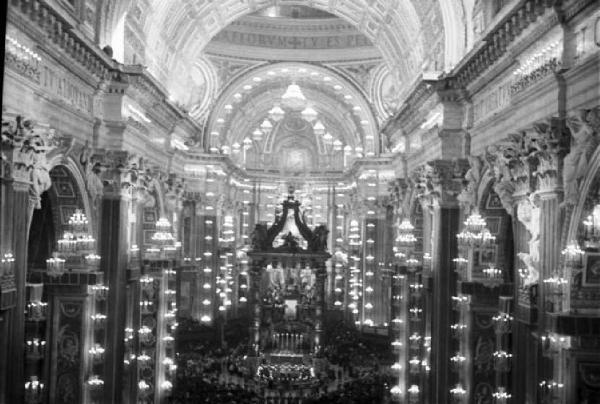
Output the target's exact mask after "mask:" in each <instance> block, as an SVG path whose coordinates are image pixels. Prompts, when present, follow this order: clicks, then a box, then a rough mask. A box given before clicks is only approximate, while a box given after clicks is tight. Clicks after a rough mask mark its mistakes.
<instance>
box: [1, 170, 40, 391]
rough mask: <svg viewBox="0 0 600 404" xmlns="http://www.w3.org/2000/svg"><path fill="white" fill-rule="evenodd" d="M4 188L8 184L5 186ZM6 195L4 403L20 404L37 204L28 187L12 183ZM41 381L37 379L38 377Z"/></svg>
mask: <svg viewBox="0 0 600 404" xmlns="http://www.w3.org/2000/svg"><path fill="white" fill-rule="evenodd" d="M7 185H8V184H7ZM5 189H6V190H7V191H8V202H9V206H12V209H13V210H12V215H11V217H10V218H9V219H8V220H9V221H10V222H11V223H10V227H11V229H10V230H11V231H10V232H9V233H7V234H3V237H4V236H5V235H6V236H8V237H7V238H8V239H9V240H10V241H9V245H10V247H9V249H10V250H12V254H13V256H14V258H15V264H14V285H15V288H16V301H15V302H14V303H15V304H14V306H13V308H12V309H11V310H9V311H7V316H6V317H7V320H8V332H9V335H8V338H7V342H8V346H7V356H6V361H2V362H5V363H6V364H7V365H9V368H8V372H7V373H6V375H7V377H6V387H7V394H6V398H7V401H6V402H7V403H20V402H22V401H23V394H24V387H23V386H24V383H25V379H24V361H23V355H24V344H25V342H24V339H25V317H24V312H25V303H26V302H25V281H26V276H27V243H28V240H29V228H30V225H31V218H32V215H33V209H34V206H35V205H36V203H37V202H39V200H37V199H32V198H31V197H30V192H29V190H30V184H29V183H26V182H20V181H14V182H12V184H11V185H8V186H7V187H6V188H5ZM39 376H40V377H41V375H39Z"/></svg>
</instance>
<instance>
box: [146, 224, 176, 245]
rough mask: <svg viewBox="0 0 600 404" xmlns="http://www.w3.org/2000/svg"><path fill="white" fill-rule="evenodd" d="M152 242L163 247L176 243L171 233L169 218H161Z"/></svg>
mask: <svg viewBox="0 0 600 404" xmlns="http://www.w3.org/2000/svg"><path fill="white" fill-rule="evenodd" d="M152 241H153V242H155V243H157V244H159V245H163V246H164V245H168V244H170V243H174V242H175V238H174V237H173V234H172V233H171V222H169V220H168V219H167V218H165V217H161V218H159V219H158V221H157V222H156V232H155V233H154V234H153V235H152Z"/></svg>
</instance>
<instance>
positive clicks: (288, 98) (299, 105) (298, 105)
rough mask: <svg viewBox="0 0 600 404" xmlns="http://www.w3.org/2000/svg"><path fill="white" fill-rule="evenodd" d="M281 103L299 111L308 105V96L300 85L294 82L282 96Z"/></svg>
mask: <svg viewBox="0 0 600 404" xmlns="http://www.w3.org/2000/svg"><path fill="white" fill-rule="evenodd" d="M281 103H282V104H283V105H284V106H286V107H288V108H289V109H291V110H295V111H299V110H301V109H303V108H304V107H305V105H306V97H305V96H304V94H303V93H302V90H301V89H300V86H299V85H297V84H296V83H292V84H290V85H289V86H288V88H287V89H286V90H285V93H283V95H282V96H281Z"/></svg>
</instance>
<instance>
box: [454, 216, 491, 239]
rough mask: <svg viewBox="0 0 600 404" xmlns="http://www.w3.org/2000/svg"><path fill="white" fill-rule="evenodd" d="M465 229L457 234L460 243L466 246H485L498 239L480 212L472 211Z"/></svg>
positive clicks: (466, 221)
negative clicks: (488, 227)
mask: <svg viewBox="0 0 600 404" xmlns="http://www.w3.org/2000/svg"><path fill="white" fill-rule="evenodd" d="M464 224H465V227H464V229H463V230H462V231H461V232H460V233H458V234H457V235H456V237H457V239H458V244H459V245H461V246H464V247H484V246H487V245H490V244H492V243H493V242H495V241H496V237H495V236H494V235H492V233H490V231H489V230H488V229H487V227H486V222H485V219H484V218H483V217H481V215H480V214H479V213H472V214H471V215H469V217H468V218H467V220H465V222H464Z"/></svg>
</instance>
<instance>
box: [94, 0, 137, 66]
mask: <svg viewBox="0 0 600 404" xmlns="http://www.w3.org/2000/svg"><path fill="white" fill-rule="evenodd" d="M131 2H132V0H107V1H105V2H102V3H103V6H101V7H103V8H102V11H101V13H100V21H99V29H98V45H99V46H100V47H104V46H106V45H109V46H111V47H112V48H113V52H114V51H116V52H121V50H120V49H115V45H117V47H118V46H119V45H118V44H115V40H117V35H118V34H120V36H121V38H120V40H121V41H124V40H125V26H124V23H125V16H126V14H127V11H128V10H129V9H130V7H131ZM117 30H120V31H121V30H122V32H119V33H117V32H116V31H117ZM123 46H124V44H123ZM123 50H124V49H123ZM119 56H121V57H122V55H116V54H113V57H116V58H117V59H119ZM119 61H120V62H123V59H122V58H121V59H120V60H119Z"/></svg>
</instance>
